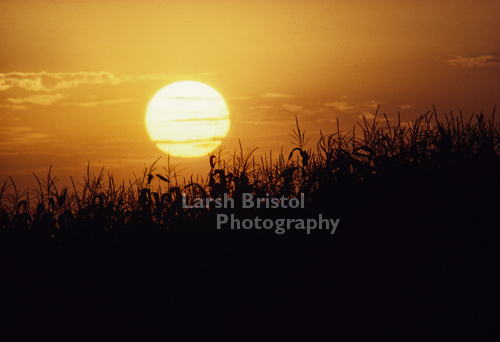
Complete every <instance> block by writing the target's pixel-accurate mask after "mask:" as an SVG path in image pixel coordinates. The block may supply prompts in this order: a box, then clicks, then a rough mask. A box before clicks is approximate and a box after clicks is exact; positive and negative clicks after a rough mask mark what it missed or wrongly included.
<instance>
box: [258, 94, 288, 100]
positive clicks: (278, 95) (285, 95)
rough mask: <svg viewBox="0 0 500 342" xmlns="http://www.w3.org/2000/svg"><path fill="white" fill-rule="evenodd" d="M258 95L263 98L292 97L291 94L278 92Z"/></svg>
mask: <svg viewBox="0 0 500 342" xmlns="http://www.w3.org/2000/svg"><path fill="white" fill-rule="evenodd" d="M260 97H263V98H266V99H275V98H285V97H293V95H289V94H278V93H267V94H262V95H260Z"/></svg>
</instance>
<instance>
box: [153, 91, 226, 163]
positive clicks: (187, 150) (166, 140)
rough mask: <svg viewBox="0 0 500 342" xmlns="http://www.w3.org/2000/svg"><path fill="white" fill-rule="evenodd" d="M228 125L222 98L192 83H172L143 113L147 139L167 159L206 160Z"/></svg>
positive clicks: (159, 92) (157, 94) (155, 96)
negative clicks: (170, 157) (168, 155)
mask: <svg viewBox="0 0 500 342" xmlns="http://www.w3.org/2000/svg"><path fill="white" fill-rule="evenodd" d="M229 124H230V119H229V109H228V107H227V104H226V102H225V101H224V98H223V97H222V95H221V94H219V93H218V92H217V91H216V90H215V89H214V88H212V87H210V86H209V85H206V84H204V83H201V82H196V81H180V82H175V83H172V84H169V85H168V86H166V87H164V88H162V89H160V90H159V91H158V92H157V93H156V94H155V95H154V96H153V98H152V99H151V101H149V105H148V108H147V110H146V129H147V131H148V133H149V137H150V138H151V140H152V141H153V142H155V143H156V147H158V148H159V149H160V150H161V151H163V152H165V153H168V154H170V155H171V156H178V157H185V158H191V157H201V156H206V155H207V152H208V153H210V152H212V151H213V150H214V149H216V148H217V147H218V146H220V145H221V143H222V142H221V140H220V139H221V138H223V137H225V136H226V135H227V132H228V131H229Z"/></svg>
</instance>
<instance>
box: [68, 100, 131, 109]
mask: <svg viewBox="0 0 500 342" xmlns="http://www.w3.org/2000/svg"><path fill="white" fill-rule="evenodd" d="M135 101H139V100H137V99H127V98H120V99H112V100H103V101H89V102H79V103H64V105H77V106H80V107H96V106H100V105H105V104H119V103H126V102H135Z"/></svg>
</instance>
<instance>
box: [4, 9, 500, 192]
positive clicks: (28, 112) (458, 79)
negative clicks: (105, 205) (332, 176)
mask: <svg viewBox="0 0 500 342" xmlns="http://www.w3.org/2000/svg"><path fill="white" fill-rule="evenodd" d="M0 9H1V11H0V13H1V14H0V18H1V20H0V29H1V31H2V32H4V37H3V39H2V42H1V43H0V44H2V49H0V51H1V52H0V53H1V54H2V56H1V57H2V61H3V62H2V66H0V94H1V97H0V110H1V113H2V115H1V117H0V165H1V167H0V182H1V183H2V184H3V183H4V182H5V180H7V179H8V177H9V176H10V177H12V178H13V180H14V181H15V182H16V186H17V187H18V189H25V188H30V189H31V188H32V187H33V186H34V185H36V179H35V177H34V176H33V173H36V174H37V176H39V177H44V176H45V175H46V174H47V172H48V170H49V168H50V167H52V175H54V176H56V177H57V178H58V179H60V181H61V182H60V185H66V184H69V181H70V179H69V177H70V176H71V177H73V179H74V180H75V181H78V180H80V179H82V177H83V176H84V175H85V172H86V168H87V165H88V163H89V162H90V166H91V168H92V169H93V170H94V171H97V172H98V171H99V170H100V169H101V168H103V167H104V170H105V172H108V171H109V172H110V173H111V174H113V175H114V176H116V179H115V180H117V181H121V180H128V179H131V178H132V176H133V174H134V173H135V174H136V175H138V173H140V172H142V171H143V169H144V166H145V167H149V166H150V165H151V164H152V163H153V162H154V161H155V160H156V159H158V157H160V156H161V157H162V158H161V159H160V161H159V162H158V167H159V168H162V167H164V166H166V162H167V156H166V154H165V153H164V152H162V151H160V150H159V149H157V148H156V146H155V143H154V142H152V141H151V140H150V138H149V136H148V133H147V130H146V125H145V122H144V119H145V115H146V108H147V106H148V103H149V101H150V100H151V98H152V97H153V95H154V94H155V93H156V92H158V91H159V90H160V89H161V88H163V87H165V86H167V85H169V84H171V83H173V82H176V81H182V80H194V81H199V82H203V83H205V84H207V85H210V86H211V87H213V88H214V89H215V90H216V91H218V92H219V93H220V94H221V95H222V97H223V98H224V100H225V101H226V103H227V106H228V108H229V113H230V120H231V121H230V128H229V132H228V135H227V136H226V137H225V138H222V139H221V140H222V146H223V147H224V148H225V151H228V152H232V151H234V150H238V149H239V141H241V144H242V146H243V150H244V151H245V150H246V149H249V148H251V149H253V148H258V150H257V151H256V156H260V155H263V154H269V151H271V150H272V151H273V154H275V155H276V154H279V153H280V151H281V148H282V147H283V148H284V150H283V151H284V153H285V154H288V153H289V152H290V151H291V150H292V149H293V145H292V144H291V143H290V142H291V141H292V140H293V139H292V138H291V137H290V134H292V131H293V129H294V128H295V117H297V118H298V122H299V124H300V127H301V130H302V131H305V132H306V138H310V142H309V144H308V145H307V149H309V148H312V149H313V150H314V149H315V143H316V141H317V139H318V138H319V133H320V131H322V132H323V133H326V134H330V133H334V132H335V131H336V128H337V127H336V122H337V120H338V121H339V124H340V129H341V131H344V132H350V131H352V127H353V126H355V125H356V122H359V121H360V120H361V121H362V116H363V115H364V116H365V117H366V118H367V119H371V118H373V115H374V114H375V111H376V108H377V107H378V106H379V105H380V109H379V116H378V117H379V118H382V117H383V115H382V114H384V113H385V114H387V116H388V117H389V119H390V120H391V121H390V122H391V123H394V122H397V119H398V112H399V113H400V114H401V121H402V122H403V123H404V122H409V121H412V120H414V119H415V118H417V117H418V116H420V115H423V114H425V113H426V112H428V111H429V110H432V106H435V107H436V110H437V114H438V116H439V117H441V118H443V119H444V115H445V113H448V114H449V113H450V112H453V114H454V115H458V113H459V111H462V113H463V114H464V117H467V118H468V117H470V116H471V115H472V114H473V113H480V112H482V113H483V114H484V115H485V117H486V118H490V117H491V113H492V112H493V108H494V106H495V105H496V104H498V103H499V102H500V101H498V100H499V95H498V94H500V91H499V90H500V78H499V77H498V75H499V73H498V72H499V69H500V57H499V56H500V51H499V50H500V48H499V46H500V44H499V43H500V41H499V40H500V38H499V37H500V34H499V33H500V24H499V23H498V20H497V18H498V17H499V16H500V6H499V5H498V2H496V1H483V2H480V3H477V2H472V1H460V2H445V1H440V2H430V1H420V2H417V3H401V2H393V1H369V2H356V3H354V4H353V3H351V2H346V1H335V2H315V3H313V4H306V3H303V2H298V1H288V2H270V3H269V2H261V1H258V2H238V3H227V2H223V1H219V2H216V3H212V2H210V4H209V3H203V2H202V3H199V2H178V1H169V2H164V3H158V2H146V3H141V4H139V3H135V2H129V1H127V2H121V3H120V6H117V5H115V4H113V3H102V2H85V3H72V2H69V3H59V2H50V3H45V2H43V3H42V2H33V1H28V2H17V1H12V2H4V3H2V4H0ZM471 28H473V29H471ZM495 121H496V122H497V121H498V120H495ZM170 161H171V164H180V169H183V168H187V169H186V170H184V171H183V172H182V174H181V175H182V176H185V177H186V178H188V177H189V176H190V175H191V174H193V175H200V176H202V177H205V176H206V175H207V174H208V172H209V170H210V164H209V158H208V151H207V156H203V157H199V158H189V159H187V158H180V157H170Z"/></svg>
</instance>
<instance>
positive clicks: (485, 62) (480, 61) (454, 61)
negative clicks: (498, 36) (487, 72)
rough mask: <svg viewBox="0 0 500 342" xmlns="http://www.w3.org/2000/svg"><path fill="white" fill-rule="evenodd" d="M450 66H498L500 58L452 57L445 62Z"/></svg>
mask: <svg viewBox="0 0 500 342" xmlns="http://www.w3.org/2000/svg"><path fill="white" fill-rule="evenodd" d="M446 62H447V63H448V64H450V65H453V66H456V67H461V68H474V67H491V66H495V65H499V64H500V58H499V57H495V56H479V57H462V56H458V55H454V56H453V58H451V59H448V60H446Z"/></svg>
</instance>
